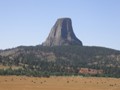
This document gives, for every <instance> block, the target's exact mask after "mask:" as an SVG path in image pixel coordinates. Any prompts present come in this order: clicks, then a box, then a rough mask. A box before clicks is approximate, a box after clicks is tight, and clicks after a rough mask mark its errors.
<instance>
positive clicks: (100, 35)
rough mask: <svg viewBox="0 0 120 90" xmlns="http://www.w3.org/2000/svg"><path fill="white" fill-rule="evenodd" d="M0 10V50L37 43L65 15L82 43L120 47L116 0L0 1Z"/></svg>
mask: <svg viewBox="0 0 120 90" xmlns="http://www.w3.org/2000/svg"><path fill="white" fill-rule="evenodd" d="M0 13H1V14H0V32H1V33H0V34H1V35H0V43H1V44H0V49H7V48H13V47H17V46H21V45H23V46H31V45H33V46H34V45H38V44H41V43H42V42H44V41H45V40H46V38H47V36H48V34H49V32H50V30H51V28H52V26H53V25H54V23H55V22H56V20H57V19H58V18H61V17H69V18H71V19H72V24H73V30H74V33H75V34H76V36H77V37H78V38H79V39H80V40H81V41H82V42H83V45H85V46H101V47H107V48H112V49H116V50H120V46H119V45H120V40H119V35H120V1H119V0H61V1H56V0H51V1H48V0H44V1H40V0H1V1H0Z"/></svg>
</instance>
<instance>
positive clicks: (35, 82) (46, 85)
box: [0, 76, 120, 90]
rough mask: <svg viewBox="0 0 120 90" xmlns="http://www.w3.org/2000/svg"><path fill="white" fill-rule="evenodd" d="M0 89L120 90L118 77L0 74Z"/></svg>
mask: <svg viewBox="0 0 120 90" xmlns="http://www.w3.org/2000/svg"><path fill="white" fill-rule="evenodd" d="M0 90H120V79H117V78H95V77H50V78H38V77H26V76H0Z"/></svg>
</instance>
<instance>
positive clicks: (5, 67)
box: [0, 65, 22, 70]
mask: <svg viewBox="0 0 120 90" xmlns="http://www.w3.org/2000/svg"><path fill="white" fill-rule="evenodd" d="M9 68H12V69H13V70H15V69H22V67H21V66H11V67H10V66H3V65H0V69H9Z"/></svg>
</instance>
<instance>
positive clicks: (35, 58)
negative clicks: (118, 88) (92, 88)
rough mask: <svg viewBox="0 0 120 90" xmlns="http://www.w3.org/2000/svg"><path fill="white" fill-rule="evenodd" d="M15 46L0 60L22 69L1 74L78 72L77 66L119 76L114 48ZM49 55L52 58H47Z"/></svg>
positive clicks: (119, 61) (118, 55)
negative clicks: (10, 52) (12, 52)
mask: <svg viewBox="0 0 120 90" xmlns="http://www.w3.org/2000/svg"><path fill="white" fill-rule="evenodd" d="M16 49H17V52H16V53H15V54H10V55H7V56H0V63H1V64H3V65H9V66H12V65H16V66H22V67H23V68H24V70H12V72H14V73H11V70H8V71H9V72H8V71H7V70H5V71H2V70H1V71H0V73H1V72H4V73H6V72H7V74H16V75H27V76H31V75H32V76H39V75H79V73H78V72H79V69H80V68H92V69H102V70H103V71H104V75H95V76H114V77H120V51H117V50H113V49H108V48H103V47H87V46H84V47H83V46H60V47H57V46H56V47H43V46H35V47H33V46H30V47H24V46H21V47H17V48H15V49H12V50H13V51H14V50H16ZM10 50H11V49H9V50H5V51H4V52H7V51H10ZM51 53H52V54H51ZM52 55H54V57H55V58H54V57H52V58H48V57H50V56H52ZM11 57H12V58H11Z"/></svg>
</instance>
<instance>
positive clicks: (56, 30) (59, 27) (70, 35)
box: [42, 18, 82, 46]
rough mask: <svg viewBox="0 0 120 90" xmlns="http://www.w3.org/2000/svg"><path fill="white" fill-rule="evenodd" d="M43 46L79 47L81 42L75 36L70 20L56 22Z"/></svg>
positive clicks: (61, 19) (64, 19)
mask: <svg viewBox="0 0 120 90" xmlns="http://www.w3.org/2000/svg"><path fill="white" fill-rule="evenodd" d="M42 45H43V46H65V45H79V46H82V42H81V41H80V40H79V39H78V38H77V37H76V36H75V34H74V32H73V28H72V21H71V19H70V18H60V19H58V20H57V22H56V23H55V25H54V26H53V28H52V29H51V32H50V34H49V36H48V38H47V39H46V41H45V42H44V43H43V44H42Z"/></svg>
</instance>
